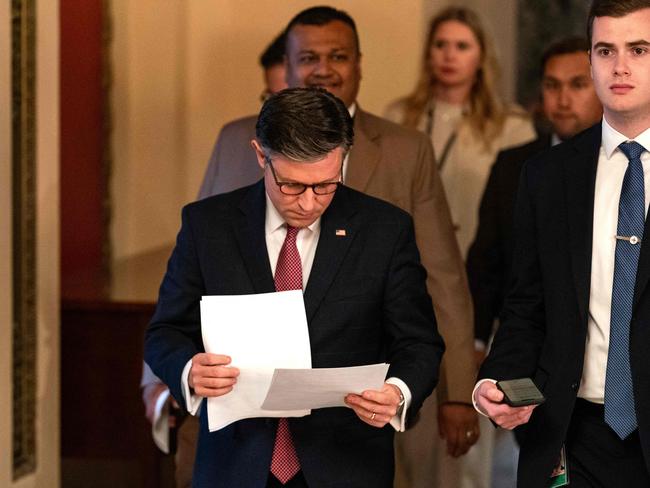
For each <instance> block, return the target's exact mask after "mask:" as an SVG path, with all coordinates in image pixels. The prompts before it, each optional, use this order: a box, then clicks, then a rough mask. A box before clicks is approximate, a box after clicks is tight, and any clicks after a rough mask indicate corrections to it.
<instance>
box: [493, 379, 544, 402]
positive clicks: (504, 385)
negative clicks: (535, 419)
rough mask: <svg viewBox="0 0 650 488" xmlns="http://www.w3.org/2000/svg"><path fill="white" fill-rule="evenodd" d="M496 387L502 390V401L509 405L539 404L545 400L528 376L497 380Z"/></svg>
mask: <svg viewBox="0 0 650 488" xmlns="http://www.w3.org/2000/svg"><path fill="white" fill-rule="evenodd" d="M497 388H498V389H499V390H501V391H502V392H503V398H504V401H505V402H506V403H507V404H508V405H510V406H511V407H524V406H526V405H539V404H540V403H544V401H545V400H546V398H544V395H543V394H542V392H541V391H539V389H538V388H537V386H536V385H535V383H533V380H531V379H530V378H519V379H516V380H506V381H497Z"/></svg>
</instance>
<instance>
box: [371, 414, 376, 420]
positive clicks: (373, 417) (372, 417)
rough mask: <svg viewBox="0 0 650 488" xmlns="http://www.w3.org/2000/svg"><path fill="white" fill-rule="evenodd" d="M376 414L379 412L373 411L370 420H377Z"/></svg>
mask: <svg viewBox="0 0 650 488" xmlns="http://www.w3.org/2000/svg"><path fill="white" fill-rule="evenodd" d="M376 416H377V414H376V413H375V412H372V415H371V416H370V420H375V417H376Z"/></svg>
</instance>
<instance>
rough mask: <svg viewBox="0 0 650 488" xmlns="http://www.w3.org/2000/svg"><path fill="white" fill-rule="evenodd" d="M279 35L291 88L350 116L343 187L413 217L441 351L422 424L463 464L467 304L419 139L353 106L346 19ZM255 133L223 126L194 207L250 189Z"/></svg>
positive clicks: (354, 49)
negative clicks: (311, 90)
mask: <svg viewBox="0 0 650 488" xmlns="http://www.w3.org/2000/svg"><path fill="white" fill-rule="evenodd" d="M286 35H287V45H286V57H285V59H286V68H287V81H288V84H289V86H291V87H304V86H321V87H323V88H325V89H326V90H328V91H329V92H331V93H333V94H334V95H336V96H337V97H339V98H340V99H341V100H342V101H343V102H344V103H345V105H346V106H347V107H348V109H349V110H350V112H351V115H352V116H353V120H354V133H355V141H354V146H353V147H352V149H351V150H350V153H349V155H348V157H347V159H346V162H345V165H344V170H343V171H344V175H345V182H346V185H347V186H349V187H351V188H354V189H355V190H359V191H362V192H364V193H367V194H369V195H372V196H374V197H377V198H381V199H383V200H386V201H388V202H390V203H392V204H394V205H397V206H398V207H400V208H402V209H403V210H406V211H407V212H409V213H410V214H411V216H412V217H413V220H414V223H415V235H416V239H417V244H418V248H419V250H420V253H421V257H422V264H423V265H424V267H425V269H426V270H427V286H428V290H429V294H430V295H431V297H432V300H433V306H434V309H435V312H436V319H437V322H438V328H439V330H440V334H441V335H442V337H443V338H444V340H445V344H446V347H447V349H446V352H445V358H444V360H443V364H442V370H441V376H440V386H439V387H438V389H437V391H436V393H437V400H438V405H437V407H436V405H435V403H431V402H428V403H427V405H425V409H423V411H422V415H427V416H436V417H437V420H438V424H439V425H440V435H441V436H443V437H444V438H445V439H446V442H447V450H448V452H449V453H450V454H451V455H453V456H459V455H462V454H465V453H466V452H467V450H468V449H469V448H470V447H471V446H472V444H474V443H475V442H476V440H477V439H478V433H479V427H478V419H477V415H476V412H475V411H474V409H473V408H472V405H471V393H472V387H473V386H474V379H475V376H476V375H475V372H476V369H475V366H474V361H473V322H472V304H471V299H470V295H469V287H468V285H467V278H466V274H465V265H464V263H463V260H462V258H461V255H460V251H459V249H458V244H457V242H456V236H455V232H454V229H453V224H452V222H451V217H450V214H449V207H448V205H447V199H446V197H445V193H444V189H443V187H442V182H441V180H440V175H439V174H438V170H437V167H436V164H435V160H434V156H433V149H432V147H431V142H430V140H429V138H428V137H427V136H426V135H424V134H422V133H421V132H418V131H415V130H411V129H406V128H404V127H401V126H399V125H397V124H393V123H392V122H389V121H388V120H385V119H382V118H380V117H377V116H375V115H373V114H370V113H368V112H366V111H365V110H363V109H362V108H361V107H360V106H359V104H358V103H357V101H356V100H357V95H358V93H359V86H360V83H361V51H360V46H359V38H358V34H357V30H356V25H355V22H354V20H353V19H352V18H351V17H350V16H349V15H348V14H347V13H346V12H343V11H341V10H337V9H334V8H332V7H313V8H309V9H306V10H303V11H302V12H300V13H298V14H297V15H296V16H295V17H294V18H293V19H292V20H291V21H290V22H289V24H288V26H287V29H286ZM254 129H255V117H245V118H243V119H238V120H236V121H233V122H231V123H229V124H226V126H224V128H223V129H222V131H221V133H220V135H219V137H218V139H217V142H216V144H215V147H214V150H213V153H212V156H211V158H210V162H209V164H208V167H207V169H206V173H205V178H204V180H203V184H202V186H201V192H200V195H199V196H200V197H206V196H209V195H214V194H217V193H222V192H224V191H230V190H232V189H233V188H235V187H234V186H233V182H239V181H242V179H243V180H246V179H247V180H248V182H249V183H252V182H254V181H256V180H257V179H258V178H259V177H260V175H261V173H260V169H259V166H258V165H257V161H256V157H255V152H254V151H253V149H252V148H251V146H250V140H251V139H252V138H253V137H254V135H255V131H254ZM434 407H435V409H434ZM434 423H435V421H434V422H429V423H428V424H434ZM428 424H427V425H428ZM420 425H424V422H422V423H421V424H420ZM431 435H435V434H433V433H431ZM398 444H399V442H398ZM399 447H400V446H399V445H398V463H399V462H400V460H404V461H408V462H409V464H417V463H419V461H420V460H419V459H416V458H415V456H414V455H413V454H412V453H410V452H409V450H408V446H405V447H404V448H403V449H400V448H399Z"/></svg>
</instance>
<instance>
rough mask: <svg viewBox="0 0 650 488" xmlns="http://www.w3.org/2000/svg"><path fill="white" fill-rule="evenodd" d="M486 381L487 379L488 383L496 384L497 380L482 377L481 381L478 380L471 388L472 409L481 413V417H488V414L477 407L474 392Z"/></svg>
mask: <svg viewBox="0 0 650 488" xmlns="http://www.w3.org/2000/svg"><path fill="white" fill-rule="evenodd" d="M486 381H489V382H490V383H493V384H496V382H497V380H493V379H491V378H485V379H482V380H481V381H479V382H478V383H476V385H475V386H474V389H473V390H472V404H473V405H474V410H476V411H477V412H478V413H480V414H481V415H483V417H487V418H490V417H489V415H487V414H486V413H485V412H483V410H481V409H480V408H479V406H478V403H477V401H476V392H477V390H478V389H479V388H480V386H481V385H482V384H483V383H485V382H486Z"/></svg>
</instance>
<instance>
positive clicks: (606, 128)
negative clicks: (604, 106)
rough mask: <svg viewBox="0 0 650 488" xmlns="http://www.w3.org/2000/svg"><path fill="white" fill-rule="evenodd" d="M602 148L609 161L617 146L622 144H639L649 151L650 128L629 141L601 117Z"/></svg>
mask: <svg viewBox="0 0 650 488" xmlns="http://www.w3.org/2000/svg"><path fill="white" fill-rule="evenodd" d="M601 130H602V146H603V149H604V150H605V156H607V159H611V157H612V155H613V154H614V151H616V149H618V146H620V145H621V144H622V143H623V142H627V141H636V142H638V143H639V144H641V145H642V146H643V147H644V148H645V150H646V151H650V127H649V128H647V129H646V130H644V131H643V132H641V134H639V135H638V136H636V137H635V138H634V139H629V138H628V137H626V136H624V135H623V134H621V133H620V132H619V131H617V130H616V129H614V128H613V127H612V126H611V125H609V123H608V122H607V119H606V118H605V117H604V116H603V123H602V129H601Z"/></svg>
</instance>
